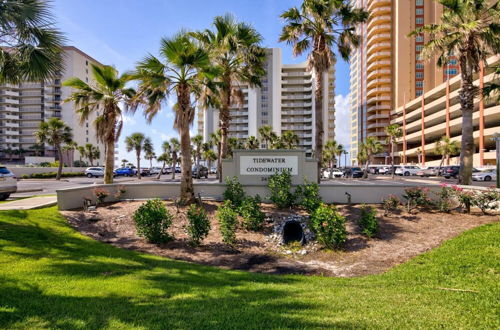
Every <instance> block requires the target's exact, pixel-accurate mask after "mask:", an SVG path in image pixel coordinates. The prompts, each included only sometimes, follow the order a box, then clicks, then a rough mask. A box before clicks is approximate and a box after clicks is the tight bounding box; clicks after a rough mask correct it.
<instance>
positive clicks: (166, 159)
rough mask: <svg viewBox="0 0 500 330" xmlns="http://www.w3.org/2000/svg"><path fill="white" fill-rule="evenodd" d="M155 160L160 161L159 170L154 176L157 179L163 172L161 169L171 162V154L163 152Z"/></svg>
mask: <svg viewBox="0 0 500 330" xmlns="http://www.w3.org/2000/svg"><path fill="white" fill-rule="evenodd" d="M157 160H158V161H159V162H162V166H161V171H160V173H158V176H157V177H156V178H157V179H160V177H161V175H162V174H163V171H164V170H165V166H166V165H167V164H170V163H171V162H172V156H171V155H170V153H168V152H164V153H162V154H161V155H160V156H158V158H157Z"/></svg>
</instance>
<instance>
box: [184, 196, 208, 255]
mask: <svg viewBox="0 0 500 330" xmlns="http://www.w3.org/2000/svg"><path fill="white" fill-rule="evenodd" d="M187 219H188V222H189V224H188V226H187V232H188V235H189V237H190V238H191V244H192V245H194V246H198V245H200V243H201V241H203V240H204V239H205V237H207V236H208V233H209V232H210V220H209V219H208V216H207V213H206V212H205V210H204V209H203V207H201V206H198V205H196V204H191V206H190V207H189V209H188V211H187Z"/></svg>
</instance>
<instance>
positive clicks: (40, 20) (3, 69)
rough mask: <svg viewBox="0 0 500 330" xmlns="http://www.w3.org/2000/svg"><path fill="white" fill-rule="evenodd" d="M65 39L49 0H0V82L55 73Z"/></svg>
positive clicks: (11, 81) (30, 78) (35, 77)
mask: <svg viewBox="0 0 500 330" xmlns="http://www.w3.org/2000/svg"><path fill="white" fill-rule="evenodd" d="M65 42H66V38H65V37H64V35H63V34H62V33H61V32H60V31H59V30H57V29H56V27H55V22H54V18H53V15H52V13H51V8H50V5H49V2H47V1H42V0H30V1H15V0H6V1H0V84H1V83H17V82H19V81H21V80H29V81H43V80H45V79H47V78H54V77H56V76H58V75H59V74H60V72H61V71H62V69H63V56H62V52H63V50H62V46H63V44H64V43H65Z"/></svg>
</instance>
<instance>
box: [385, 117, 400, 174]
mask: <svg viewBox="0 0 500 330" xmlns="http://www.w3.org/2000/svg"><path fill="white" fill-rule="evenodd" d="M385 132H386V133H387V142H388V143H390V144H391V173H392V178H393V179H394V152H395V151H396V150H395V149H396V146H397V142H398V139H400V138H401V137H402V136H403V130H402V129H401V127H399V125H398V124H391V125H389V126H387V127H386V128H385Z"/></svg>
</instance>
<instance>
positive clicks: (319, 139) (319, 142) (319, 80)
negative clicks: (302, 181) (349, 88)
mask: <svg viewBox="0 0 500 330" xmlns="http://www.w3.org/2000/svg"><path fill="white" fill-rule="evenodd" d="M314 93H315V100H314V112H315V117H316V119H315V121H316V123H315V124H316V159H317V160H318V178H317V180H318V183H320V182H321V160H322V159H323V72H322V71H321V72H318V71H316V91H315V92H314Z"/></svg>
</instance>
